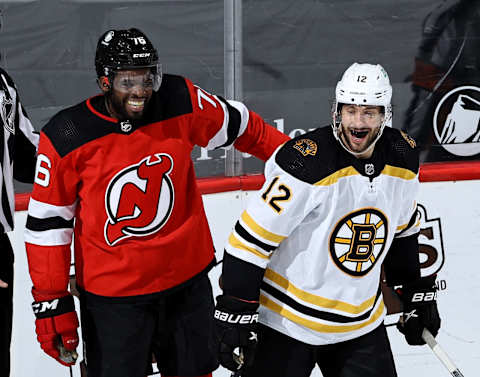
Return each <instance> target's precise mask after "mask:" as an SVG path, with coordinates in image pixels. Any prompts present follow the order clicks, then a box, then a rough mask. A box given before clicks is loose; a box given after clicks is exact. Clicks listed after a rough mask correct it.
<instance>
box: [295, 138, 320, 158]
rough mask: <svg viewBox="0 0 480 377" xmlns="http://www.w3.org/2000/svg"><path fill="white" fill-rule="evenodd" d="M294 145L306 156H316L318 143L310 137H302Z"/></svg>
mask: <svg viewBox="0 0 480 377" xmlns="http://www.w3.org/2000/svg"><path fill="white" fill-rule="evenodd" d="M293 147H294V148H295V149H296V150H298V151H300V153H301V154H303V155H304V156H307V155H312V156H315V155H316V154H317V143H315V142H314V141H312V140H310V139H300V140H297V141H296V142H295V144H294V145H293Z"/></svg>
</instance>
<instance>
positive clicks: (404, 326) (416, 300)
mask: <svg viewBox="0 0 480 377" xmlns="http://www.w3.org/2000/svg"><path fill="white" fill-rule="evenodd" d="M435 278H436V275H433V276H428V277H426V278H422V279H419V280H417V281H415V282H413V283H409V284H405V285H404V286H403V287H402V288H399V289H396V292H397V294H398V295H399V297H400V299H401V300H402V302H403V315H402V316H401V318H400V321H399V323H398V324H397V328H398V330H399V331H400V332H401V333H402V334H403V335H405V339H406V340H407V343H408V344H410V345H423V344H425V341H424V340H423V338H422V332H423V329H424V328H427V329H428V330H429V331H430V332H431V333H432V335H433V336H434V337H435V336H437V334H438V330H439V329H440V316H439V314H438V309H437V287H436V285H435Z"/></svg>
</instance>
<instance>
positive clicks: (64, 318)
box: [32, 292, 79, 366]
mask: <svg viewBox="0 0 480 377" xmlns="http://www.w3.org/2000/svg"><path fill="white" fill-rule="evenodd" d="M66 294H67V295H66V296H63V297H57V298H50V299H46V296H43V297H42V295H39V294H38V293H34V297H35V299H36V300H37V301H35V302H34V303H33V304H32V308H33V312H34V314H35V316H36V317H37V319H36V320H35V327H36V329H35V332H36V333H37V339H38V341H39V343H40V347H41V348H42V350H43V351H44V352H45V353H46V354H47V355H49V356H51V357H53V358H54V359H55V360H57V361H58V362H59V363H60V364H62V365H65V366H70V365H74V364H75V361H76V359H77V353H76V351H75V350H76V348H77V346H78V343H79V339H78V333H77V328H78V326H79V323H78V317H77V313H76V312H75V304H74V301H73V296H72V295H71V294H70V293H68V292H67V293H66Z"/></svg>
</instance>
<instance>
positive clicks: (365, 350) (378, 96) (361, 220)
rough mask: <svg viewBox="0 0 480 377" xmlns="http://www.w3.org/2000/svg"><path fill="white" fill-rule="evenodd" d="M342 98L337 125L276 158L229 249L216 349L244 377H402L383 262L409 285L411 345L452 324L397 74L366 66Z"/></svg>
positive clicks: (406, 319)
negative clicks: (442, 307) (420, 203)
mask: <svg viewBox="0 0 480 377" xmlns="http://www.w3.org/2000/svg"><path fill="white" fill-rule="evenodd" d="M335 97H336V98H335V103H334V106H333V110H332V115H333V122H332V127H329V126H328V127H323V128H318V129H316V130H314V131H312V132H309V133H306V134H304V135H301V136H298V137H297V138H295V139H293V140H291V141H288V142H287V143H285V144H284V145H283V146H282V147H280V148H279V149H278V150H277V151H276V153H275V154H274V155H273V156H272V157H271V158H270V159H269V160H268V162H267V164H266V167H265V178H266V181H265V184H264V186H263V187H262V189H261V190H260V191H259V192H258V194H256V195H255V196H254V197H253V198H252V199H251V201H250V203H249V205H248V207H247V209H246V210H245V211H244V212H243V213H242V215H241V217H240V219H239V220H238V221H237V223H236V224H235V228H234V230H233V231H232V233H231V235H230V237H229V240H228V244H227V245H226V248H225V255H224V260H223V295H221V296H219V297H217V305H216V308H215V315H214V317H215V318H214V322H215V326H214V341H213V346H214V347H215V349H216V351H217V353H218V357H219V360H220V363H221V364H222V365H223V366H225V367H226V368H228V369H230V370H232V371H236V370H239V371H241V374H242V377H268V376H276V377H307V376H309V375H310V373H311V371H312V369H313V368H314V367H315V365H318V366H319V367H320V369H321V371H322V373H323V376H324V377H353V376H355V377H367V376H368V377H380V376H381V377H394V376H396V371H395V365H394V361H393V356H392V352H391V348H390V344H389V341H388V338H387V334H386V331H385V327H384V324H383V320H384V317H385V315H386V308H385V305H384V302H383V298H382V292H381V289H380V275H381V266H382V264H383V265H384V268H385V273H386V278H387V283H388V284H389V285H391V286H399V285H400V286H401V289H399V290H398V293H399V295H400V297H401V299H402V301H403V304H404V316H403V322H402V325H401V326H399V329H400V331H401V332H402V333H403V334H404V335H405V337H406V340H407V342H408V343H409V344H412V345H415V344H424V342H423V340H422V337H421V334H422V330H423V328H424V327H426V328H428V329H429V330H430V332H432V333H433V334H434V335H436V334H437V333H438V329H439V327H440V318H439V315H438V310H437V305H436V288H435V277H434V276H430V277H427V278H421V274H420V264H419V257H418V240H417V237H418V232H419V221H418V216H417V203H416V198H417V192H418V189H419V181H418V171H419V159H418V150H417V147H416V145H415V141H414V140H413V139H411V138H410V137H409V136H408V135H406V134H405V133H403V132H401V131H400V130H397V129H393V128H391V127H389V126H390V125H391V120H392V108H391V97H392V87H391V85H390V81H389V78H388V75H387V73H386V71H385V70H384V69H383V68H382V67H381V66H380V65H372V64H357V63H354V64H353V65H351V66H350V67H349V68H348V69H347V70H346V71H345V73H344V74H343V77H342V79H341V80H340V81H339V82H338V84H337V87H336V91H335ZM332 129H333V132H332ZM257 319H258V323H257ZM238 351H240V353H239V352H238Z"/></svg>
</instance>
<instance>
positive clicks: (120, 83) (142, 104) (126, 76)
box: [102, 68, 154, 120]
mask: <svg viewBox="0 0 480 377" xmlns="http://www.w3.org/2000/svg"><path fill="white" fill-rule="evenodd" d="M153 87H154V75H153V73H152V72H151V69H150V68H140V69H132V70H120V71H117V72H115V78H114V79H113V83H112V86H111V88H108V87H102V90H103V92H104V93H105V94H106V96H105V98H106V101H107V109H108V111H109V112H110V115H111V116H112V117H114V118H116V119H119V120H125V119H133V120H135V119H137V120H138V119H141V118H142V117H143V115H144V114H145V109H146V108H147V105H148V103H149V101H150V98H151V97H152V93H153Z"/></svg>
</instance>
